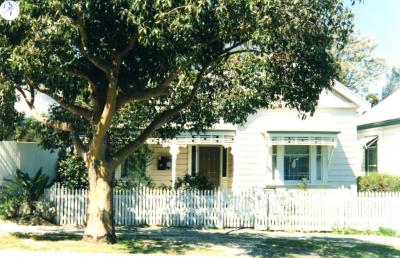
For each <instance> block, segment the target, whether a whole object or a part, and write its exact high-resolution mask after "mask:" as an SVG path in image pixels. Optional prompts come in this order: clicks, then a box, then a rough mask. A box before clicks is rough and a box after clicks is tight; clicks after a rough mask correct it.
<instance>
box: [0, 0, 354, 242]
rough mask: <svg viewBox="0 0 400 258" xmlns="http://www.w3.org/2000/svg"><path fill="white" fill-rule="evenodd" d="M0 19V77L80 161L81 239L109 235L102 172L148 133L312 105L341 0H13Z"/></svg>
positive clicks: (340, 21)
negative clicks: (83, 179) (39, 105)
mask: <svg viewBox="0 0 400 258" xmlns="http://www.w3.org/2000/svg"><path fill="white" fill-rule="evenodd" d="M20 6H21V16H20V17H19V18H18V19H17V20H15V21H13V22H11V23H9V22H5V21H1V22H0V45H1V48H0V79H1V80H2V81H3V82H7V83H9V84H11V85H13V86H14V87H15V88H16V89H17V90H18V91H19V92H20V94H21V96H23V97H24V98H25V100H26V102H27V103H28V105H29V106H30V107H33V101H34V96H35V92H41V93H43V94H46V95H48V96H49V97H51V98H52V99H53V100H54V101H55V102H56V103H57V105H56V106H54V107H53V108H52V110H51V112H50V114H49V115H47V116H45V117H42V116H40V115H39V114H38V115H36V116H35V119H37V120H38V121H40V122H41V123H42V124H43V125H44V126H46V127H47V128H50V129H49V130H50V131H51V135H49V139H47V144H59V143H62V142H65V141H70V142H71V143H73V145H74V146H75V150H76V151H77V154H78V155H81V156H82V158H83V159H84V161H85V163H86V166H87V169H88V179H89V184H90V186H89V188H90V194H89V207H88V214H87V225H86V228H85V233H84V238H85V239H87V240H107V241H113V240H114V239H115V234H114V228H113V217H112V186H111V182H112V178H113V171H114V170H115V168H116V167H117V166H119V165H120V164H121V163H122V162H123V161H124V160H125V159H126V158H127V157H128V156H129V155H130V154H131V153H133V152H134V151H135V150H137V149H138V148H139V147H140V146H141V145H142V144H143V143H144V142H145V141H146V139H147V138H148V137H150V136H153V137H172V136H174V135H175V134H177V133H179V132H180V131H182V130H184V129H186V130H202V129H204V128H207V127H209V126H211V125H212V124H214V123H216V122H219V121H220V120H221V119H223V120H224V121H226V122H232V123H242V122H244V121H245V119H246V117H247V116H248V115H249V114H251V113H254V112H255V111H256V110H257V109H259V108H269V107H271V106H272V105H273V103H274V102H276V101H282V103H284V105H285V106H287V107H289V108H292V109H297V110H299V111H300V112H301V114H302V115H304V114H306V113H308V112H313V111H314V109H315V106H316V104H317V101H318V97H319V94H320V92H321V90H322V89H324V88H329V87H331V85H332V83H333V79H334V78H335V76H336V75H337V71H338V67H337V65H336V62H335V59H334V57H333V56H332V54H331V52H330V51H329V50H330V49H331V48H332V45H333V42H339V44H340V45H342V44H344V43H345V41H346V38H347V36H348V33H349V31H350V30H351V15H350V14H349V13H348V10H347V9H345V8H344V7H343V5H342V3H341V1H340V0H307V1H292V0H290V1H289V0H269V1H265V0H219V1H217V0H196V1H190V0H185V1H183V0H182V1H180V0H117V1H105V0H104V1H79V2H76V1H70V0H62V1H61V0H60V1H57V0H24V1H21V2H20Z"/></svg>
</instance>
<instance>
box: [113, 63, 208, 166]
mask: <svg viewBox="0 0 400 258" xmlns="http://www.w3.org/2000/svg"><path fill="white" fill-rule="evenodd" d="M211 63H212V62H207V63H206V64H204V65H203V66H202V68H201V70H200V72H199V73H198V75H197V77H196V80H195V82H194V84H193V89H192V90H191V93H190V95H189V97H188V99H187V100H186V101H185V102H183V103H181V104H179V105H177V106H175V107H174V108H172V109H167V110H165V111H164V112H162V113H160V114H159V115H158V116H157V117H156V118H155V119H154V120H153V121H152V122H151V123H150V124H149V125H148V126H147V127H146V128H145V129H144V130H143V131H142V132H141V134H140V135H139V136H138V137H137V138H136V139H135V140H133V141H132V142H130V143H128V144H127V145H126V146H125V147H123V148H122V149H121V150H120V151H118V152H117V153H116V154H115V156H114V158H113V159H112V161H111V162H110V166H111V168H112V169H115V168H116V167H117V166H118V165H120V164H121V163H122V162H123V161H124V160H125V159H126V158H128V156H129V155H130V154H131V153H133V152H134V151H135V150H137V149H138V148H139V147H140V145H141V144H143V143H144V142H145V141H146V139H147V138H148V137H150V135H151V134H153V133H154V132H155V131H156V130H157V129H159V128H160V127H161V126H162V125H163V124H164V123H166V122H167V121H168V120H170V119H171V118H172V117H173V116H174V115H176V114H178V113H179V112H180V111H182V110H183V109H185V108H187V107H189V106H190V104H191V103H192V102H193V100H194V98H195V96H196V93H197V90H198V89H199V87H200V84H201V80H202V79H203V77H204V75H205V74H206V72H207V69H208V68H209V66H210V65H211Z"/></svg>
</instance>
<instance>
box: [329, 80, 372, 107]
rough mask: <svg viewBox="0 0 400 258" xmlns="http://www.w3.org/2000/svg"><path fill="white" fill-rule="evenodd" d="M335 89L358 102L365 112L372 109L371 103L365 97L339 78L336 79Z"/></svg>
mask: <svg viewBox="0 0 400 258" xmlns="http://www.w3.org/2000/svg"><path fill="white" fill-rule="evenodd" d="M333 90H335V91H336V92H338V93H339V94H340V95H342V96H343V97H345V98H347V99H348V100H350V101H351V102H353V103H354V104H356V105H357V106H358V107H359V109H360V111H364V112H365V111H367V110H370V109H371V103H369V102H368V101H366V100H365V99H364V98H363V97H361V96H360V95H358V94H357V93H355V92H354V91H352V90H351V89H349V88H348V87H346V86H344V85H343V84H342V83H340V82H339V81H337V80H335V83H334V85H333Z"/></svg>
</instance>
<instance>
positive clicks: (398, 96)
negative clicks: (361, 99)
mask: <svg viewBox="0 0 400 258" xmlns="http://www.w3.org/2000/svg"><path fill="white" fill-rule="evenodd" d="M357 124H358V126H357V129H358V130H363V129H369V128H376V127H383V126H389V125H397V124H400V90H397V91H395V92H394V93H393V94H391V95H390V96H389V97H387V98H386V99H384V100H383V101H381V102H380V103H379V104H378V105H376V106H375V107H373V108H372V109H371V110H370V111H368V112H366V113H365V114H364V115H362V116H361V117H360V118H359V120H358V123H357Z"/></svg>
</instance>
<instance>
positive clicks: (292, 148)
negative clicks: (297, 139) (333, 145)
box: [285, 145, 310, 154]
mask: <svg viewBox="0 0 400 258" xmlns="http://www.w3.org/2000/svg"><path fill="white" fill-rule="evenodd" d="M309 149H310V148H309V146H307V145H288V146H285V154H309V152H310V151H309Z"/></svg>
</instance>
